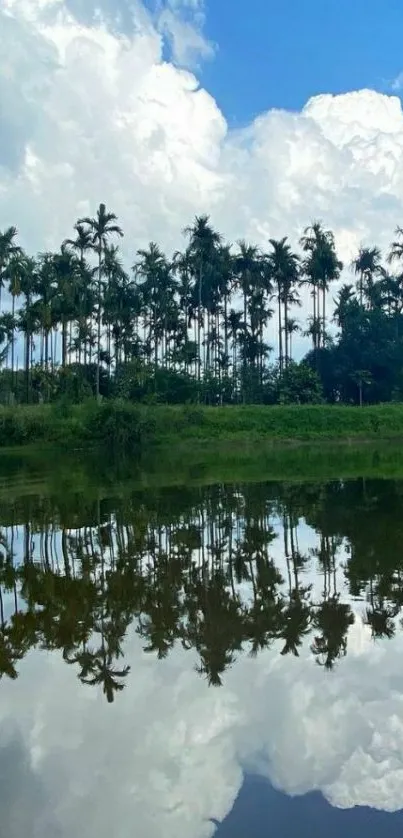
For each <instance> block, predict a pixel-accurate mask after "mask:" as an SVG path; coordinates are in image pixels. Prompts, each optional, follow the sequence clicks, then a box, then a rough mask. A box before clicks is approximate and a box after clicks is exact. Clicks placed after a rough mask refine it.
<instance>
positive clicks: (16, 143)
mask: <svg viewBox="0 0 403 838" xmlns="http://www.w3.org/2000/svg"><path fill="white" fill-rule="evenodd" d="M98 7H99V8H100V9H101V13H100V14H99V15H98V17H97V16H95V15H94V8H95V6H94V5H92V4H91V3H89V4H87V3H85V4H84V3H83V0H65V2H63V0H0V28H1V32H2V38H1V42H0V110H1V113H2V115H3V116H2V145H1V151H0V228H1V227H3V226H6V225H8V224H11V223H14V224H16V225H17V226H18V227H19V229H20V231H21V236H22V239H23V242H24V243H25V244H26V245H27V246H28V247H29V248H30V249H44V248H45V247H53V246H57V245H58V244H59V243H60V241H61V240H62V239H63V238H64V237H65V235H66V234H68V232H69V230H71V227H72V225H73V223H74V221H75V219H76V218H77V217H78V216H79V215H81V214H83V213H87V212H93V211H94V210H95V208H96V206H97V205H98V203H99V202H100V201H101V200H104V201H105V202H106V203H107V205H108V207H110V208H111V209H113V210H114V211H115V212H117V214H118V215H119V218H120V221H121V223H122V225H123V227H124V229H125V232H126V237H125V240H124V243H123V248H124V252H125V254H126V256H127V258H128V259H130V263H131V262H132V261H133V256H134V253H135V251H136V250H137V248H138V247H140V246H143V245H144V244H145V243H146V242H148V241H149V240H151V239H154V240H157V241H159V242H160V243H161V245H162V246H164V247H166V248H167V249H168V250H173V249H176V248H177V247H178V246H179V245H180V244H181V235H180V234H181V230H182V228H183V226H184V225H185V224H187V223H188V222H189V221H190V220H191V218H192V217H193V215H194V214H195V213H201V212H204V211H207V212H209V213H210V214H211V216H212V221H213V223H214V224H215V225H216V226H217V227H218V228H219V229H220V230H221V231H222V232H223V234H224V235H225V236H226V237H228V238H229V239H230V240H231V241H235V240H237V239H238V238H240V237H245V238H249V239H252V240H256V241H257V242H258V243H260V244H262V245H265V244H266V243H267V238H268V237H269V236H274V237H277V236H283V235H285V234H287V233H288V234H289V235H290V237H291V240H292V242H293V243H294V244H297V241H298V237H299V234H300V233H301V230H302V228H303V227H304V226H305V225H306V224H308V223H309V222H310V220H311V219H312V218H317V217H319V218H322V219H323V221H324V223H325V224H326V225H327V226H329V227H332V228H333V229H334V230H335V233H336V239H337V242H338V245H339V248H340V255H341V258H343V259H344V260H345V262H346V263H349V261H350V259H351V257H352V255H353V254H354V252H355V251H356V250H357V249H358V247H359V245H360V244H362V243H366V242H373V243H377V244H379V245H380V246H381V247H386V246H387V245H388V243H389V241H390V238H391V235H392V232H393V230H394V228H395V226H396V224H397V223H399V222H401V216H402V209H403V208H402V203H403V114H402V109H401V103H400V100H399V99H398V98H397V97H395V96H385V95H381V94H378V93H375V92H374V91H370V90H362V91H359V92H354V93H350V94H345V95H342V96H330V95H329V96H326V95H325V96H319V97H315V98H314V99H312V100H311V101H310V102H308V103H307V104H306V106H305V108H304V109H303V110H302V111H301V112H295V113H291V112H286V111H280V110H275V111H269V112H267V113H263V114H261V115H260V116H259V117H258V118H257V119H256V120H255V121H254V122H253V123H252V124H250V125H249V126H248V127H246V128H245V129H243V130H241V131H230V130H228V126H227V123H226V120H225V117H224V115H223V114H222V113H221V111H220V109H219V108H218V106H217V103H216V102H215V100H214V98H213V97H212V96H211V95H210V94H209V93H208V92H207V91H206V90H203V89H201V88H200V86H199V84H198V81H197V78H196V76H195V75H193V74H192V73H190V72H189V71H188V70H185V69H180V68H179V67H177V66H175V65H174V64H172V63H168V62H166V61H164V60H163V54H164V44H163V35H162V31H165V33H166V30H167V27H168V28H170V32H171V36H172V37H173V51H174V53H175V54H176V59H177V60H179V61H182V62H187V61H189V59H190V58H192V59H193V60H194V59H195V58H196V57H197V55H198V56H199V57H201V58H202V57H203V55H204V56H205V55H206V53H207V52H208V51H209V49H210V48H209V46H208V44H206V41H205V39H204V36H203V34H202V33H203V23H204V11H203V4H201V3H200V2H199V0H169V2H167V1H166V2H164V3H163V4H161V3H158V2H157V3H156V4H155V8H154V10H153V12H152V13H151V12H150V11H147V10H146V8H145V7H144V6H142V5H141V4H140V3H139V2H129V0H120V4H119V5H118V6H116V5H115V4H112V3H111V1H110V0H101V2H100V3H98V4H97V8H98ZM113 10H115V11H113ZM119 15H120V18H121V19H122V21H123V20H126V22H127V21H128V20H129V19H130V26H129V25H128V24H127V26H123V23H122V22H121V24H119V22H118V23H117V22H116V21H119V19H120V18H119Z"/></svg>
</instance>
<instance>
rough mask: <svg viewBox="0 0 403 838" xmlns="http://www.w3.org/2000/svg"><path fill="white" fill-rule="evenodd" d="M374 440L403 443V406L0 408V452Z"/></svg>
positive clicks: (86, 405)
mask: <svg viewBox="0 0 403 838" xmlns="http://www.w3.org/2000/svg"><path fill="white" fill-rule="evenodd" d="M373 441H378V442H380V441H382V442H391V441H394V442H395V443H398V442H399V441H400V442H402V441H403V404H396V403H390V404H384V405H375V406H366V407H362V408H360V407H350V406H343V405H325V404H323V405H275V406H261V405H246V406H224V407H202V406H199V405H178V406H165V405H152V406H151V405H150V406H149V405H143V404H132V403H129V402H123V401H105V402H102V403H101V404H97V403H96V402H95V401H94V400H91V401H88V402H83V403H81V404H78V405H63V404H58V403H56V404H54V405H37V406H28V407H27V406H16V407H6V408H4V407H3V408H1V409H0V450H4V449H11V448H15V447H16V448H18V449H22V448H25V447H28V446H31V445H35V446H41V447H43V448H47V447H50V446H51V447H56V448H58V447H61V448H63V449H64V450H65V449H66V447H67V448H68V449H69V450H70V451H73V450H74V449H88V448H90V447H98V446H102V445H103V446H106V447H107V448H108V449H110V450H112V451H114V452H118V451H122V452H123V451H131V452H132V453H134V452H136V451H137V452H138V451H141V450H144V449H145V448H150V447H153V448H155V447H160V446H162V447H164V446H175V447H178V446H179V447H181V446H182V445H183V444H184V443H191V444H192V445H194V446H195V447H198V446H204V445H213V444H214V443H216V442H220V443H222V444H224V445H236V444H240V445H246V446H247V445H249V446H256V445H264V446H265V447H266V446H273V447H279V446H282V447H301V446H306V445H307V444H308V443H314V442H320V443H331V444H333V445H334V444H337V445H344V446H349V445H350V446H351V445H357V444H367V443H370V442H373Z"/></svg>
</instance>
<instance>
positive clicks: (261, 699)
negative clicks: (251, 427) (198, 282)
mask: <svg viewBox="0 0 403 838" xmlns="http://www.w3.org/2000/svg"><path fill="white" fill-rule="evenodd" d="M55 469H56V466H55ZM0 470H1V463H0ZM48 477H49V475H48ZM7 481H8V482H7ZM60 482H61V478H60V480H59V479H58V474H57V470H56V472H55V474H54V475H53V479H52V480H49V479H48V478H47V480H46V481H44V482H42V483H41V482H40V480H39V475H36V477H35V479H30V480H28V479H25V478H20V479H18V475H13V478H12V479H11V477H9V475H7V473H6V472H5V471H4V469H3V472H2V480H1V481H0V483H1V488H2V491H1V496H0V539H1V544H0V554H1V560H0V582H1V587H0V590H1V598H0V612H1V613H0V620H1V626H0V679H1V682H0V805H1V821H0V835H1V836H2V838H22V836H30V838H72V836H80V838H110V837H111V836H112V835H113V836H116V838H126V837H127V838H133V836H136V838H143V836H144V838H204V836H211V835H213V834H215V835H216V836H217V838H268V836H269V835H270V836H272V835H273V836H276V838H277V836H278V838H291V836H297V835H298V836H299V838H300V836H303V838H311V836H316V835H318V836H322V835H325V834H326V836H327V838H333V837H334V838H336V836H341V835H343V838H350V836H351V838H353V836H354V838H356V836H357V835H360V834H364V831H365V835H366V838H375V836H376V838H379V836H391V838H394V836H398V835H399V836H401V835H402V832H403V811H402V810H403V664H402V662H403V629H402V616H403V615H402V606H403V481H400V480H386V479H385V480H381V479H376V480H375V479H364V478H356V479H351V480H341V479H338V480H332V481H331V482H324V481H321V482H313V481H310V482H306V481H302V480H301V481H300V482H298V483H296V482H278V481H277V482H275V481H273V482H267V481H264V480H263V481H262V482H254V483H237V482H233V483H231V482H226V483H214V484H213V485H195V484H193V485H192V484H189V485H187V486H183V487H181V486H177V487H171V488H169V487H166V488H163V487H161V488H156V487H155V486H154V487H153V488H148V489H146V488H143V489H140V488H138V487H136V485H134V484H133V485H131V484H130V481H129V482H128V481H126V482H125V484H124V485H123V484H119V486H118V484H117V488H116V491H112V490H111V489H109V490H107V491H106V490H105V489H104V488H102V487H101V485H98V483H97V479H96V478H95V476H94V478H93V480H92V482H91V481H90V482H89V483H88V484H87V485H86V487H83V486H82V484H81V483H79V482H78V481H75V478H74V474H72V475H71V480H70V481H69V484H68V485H66V481H65V480H64V482H63V485H60ZM154 482H155V481H154Z"/></svg>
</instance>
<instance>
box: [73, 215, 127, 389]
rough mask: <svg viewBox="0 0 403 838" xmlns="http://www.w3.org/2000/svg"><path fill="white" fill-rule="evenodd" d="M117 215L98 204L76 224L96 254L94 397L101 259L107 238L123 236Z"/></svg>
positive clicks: (97, 384) (99, 322) (97, 382)
mask: <svg viewBox="0 0 403 838" xmlns="http://www.w3.org/2000/svg"><path fill="white" fill-rule="evenodd" d="M116 221H117V216H116V215H115V213H113V212H107V210H106V206H105V204H100V205H99V207H98V209H97V213H96V216H95V217H94V218H90V217H85V218H80V219H79V220H78V222H77V224H80V225H86V227H87V228H88V229H89V230H90V231H91V234H92V245H93V247H94V250H95V251H96V253H97V256H98V278H97V367H96V384H95V389H96V397H97V399H98V400H99V398H100V389H99V382H100V369H101V324H102V261H103V256H104V252H105V248H106V245H107V242H108V239H109V237H110V236H112V235H117V236H120V237H121V238H122V237H123V230H122V229H121V228H120V227H119V225H118V224H116V223H115V222H116Z"/></svg>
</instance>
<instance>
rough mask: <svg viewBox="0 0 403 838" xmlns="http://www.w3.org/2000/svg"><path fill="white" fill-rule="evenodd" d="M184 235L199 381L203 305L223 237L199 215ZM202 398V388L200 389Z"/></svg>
mask: <svg viewBox="0 0 403 838" xmlns="http://www.w3.org/2000/svg"><path fill="white" fill-rule="evenodd" d="M183 232H184V235H185V236H186V237H187V238H188V239H189V244H188V247H187V255H188V258H189V260H190V264H191V266H192V274H193V279H194V285H195V298H196V301H197V302H196V305H197V347H198V354H199V367H198V376H197V377H198V380H199V382H200V378H201V330H202V324H203V323H204V317H203V303H204V302H205V300H206V297H207V294H208V290H209V289H208V284H209V282H211V279H212V274H213V271H214V268H215V263H216V259H217V248H218V247H219V245H220V243H221V235H220V233H218V232H217V231H216V230H214V228H213V227H212V225H211V224H210V216H208V215H197V216H196V218H195V220H194V222H193V224H191V225H190V226H188V227H185V229H184V231H183ZM199 398H200V387H199Z"/></svg>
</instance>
